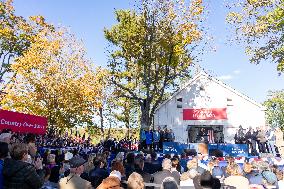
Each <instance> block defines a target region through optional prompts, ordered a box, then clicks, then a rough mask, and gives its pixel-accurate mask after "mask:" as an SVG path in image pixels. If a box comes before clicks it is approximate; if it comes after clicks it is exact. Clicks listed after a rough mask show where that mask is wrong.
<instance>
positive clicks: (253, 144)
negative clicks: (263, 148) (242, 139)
mask: <svg viewBox="0 0 284 189" xmlns="http://www.w3.org/2000/svg"><path fill="white" fill-rule="evenodd" d="M257 135H258V130H256V129H253V130H252V135H251V147H252V151H251V154H252V155H255V156H257V155H258V152H257V150H256V143H257Z"/></svg>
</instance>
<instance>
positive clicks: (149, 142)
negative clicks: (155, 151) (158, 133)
mask: <svg viewBox="0 0 284 189" xmlns="http://www.w3.org/2000/svg"><path fill="white" fill-rule="evenodd" d="M152 142H153V132H152V130H151V129H149V130H148V131H147V132H146V145H147V149H148V150H150V148H151V145H152Z"/></svg>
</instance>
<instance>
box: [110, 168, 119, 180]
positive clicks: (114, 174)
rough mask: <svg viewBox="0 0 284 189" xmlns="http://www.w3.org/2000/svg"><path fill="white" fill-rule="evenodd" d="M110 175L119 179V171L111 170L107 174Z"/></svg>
mask: <svg viewBox="0 0 284 189" xmlns="http://www.w3.org/2000/svg"><path fill="white" fill-rule="evenodd" d="M109 176H110V177H116V178H118V179H119V180H120V181H121V173H120V172H119V171H115V170H114V171H112V172H111V173H110V174H109Z"/></svg>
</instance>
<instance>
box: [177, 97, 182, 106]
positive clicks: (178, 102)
mask: <svg viewBox="0 0 284 189" xmlns="http://www.w3.org/2000/svg"><path fill="white" fill-rule="evenodd" d="M177 108H182V97H178V98H177Z"/></svg>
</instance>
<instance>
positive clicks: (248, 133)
mask: <svg viewBox="0 0 284 189" xmlns="http://www.w3.org/2000/svg"><path fill="white" fill-rule="evenodd" d="M245 140H246V144H247V145H248V147H249V149H250V151H251V152H252V150H253V148H252V142H251V140H252V128H251V127H250V128H249V130H248V132H247V133H246V134H245Z"/></svg>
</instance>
